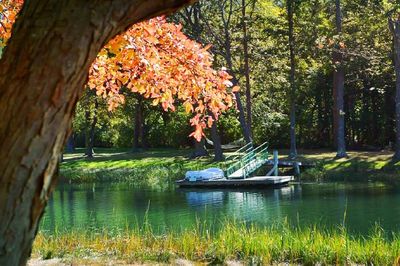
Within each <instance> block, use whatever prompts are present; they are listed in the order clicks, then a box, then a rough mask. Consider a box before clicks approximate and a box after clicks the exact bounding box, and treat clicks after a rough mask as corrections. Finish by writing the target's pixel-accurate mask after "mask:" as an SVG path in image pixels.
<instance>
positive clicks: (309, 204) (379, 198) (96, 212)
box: [41, 183, 400, 234]
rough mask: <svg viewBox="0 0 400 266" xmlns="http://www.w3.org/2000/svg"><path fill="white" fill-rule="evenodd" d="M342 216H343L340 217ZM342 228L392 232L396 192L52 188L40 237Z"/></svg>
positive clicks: (333, 187) (313, 187)
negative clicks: (238, 224)
mask: <svg viewBox="0 0 400 266" xmlns="http://www.w3.org/2000/svg"><path fill="white" fill-rule="evenodd" d="M345 214H346V215H345ZM344 216H346V218H345V224H346V226H347V227H348V228H349V230H350V231H351V232H354V233H361V234H365V233H368V231H369V230H370V229H371V227H372V226H374V224H375V223H379V224H380V226H382V227H383V228H384V229H385V230H388V231H396V232H399V231H400V230H399V229H400V190H399V189H396V188H390V187H386V186H377V185H372V184H364V185H360V184H357V185H345V184H303V185H291V186H288V187H282V188H278V189H257V190H193V189H192V190H187V189H186V190H185V189H175V190H169V191H161V192H160V191H152V190H151V189H148V190H146V189H139V188H135V187H134V186H131V185H129V184H125V183H96V184H90V185H88V184H85V185H71V184H59V185H58V187H57V189H56V190H55V191H54V193H53V195H52V197H51V199H50V200H49V203H48V206H47V208H46V212H45V215H44V218H43V219H42V225H41V229H42V230H49V231H54V230H69V229H71V228H80V229H82V228H83V229H86V230H90V229H96V228H100V229H102V228H110V229H116V228H117V229H123V228H126V227H134V226H137V225H138V224H139V225H142V224H143V222H144V221H145V220H146V221H148V222H149V223H150V224H151V225H152V227H153V228H154V229H155V230H157V231H164V230H181V229H185V228H190V227H192V226H195V225H196V223H198V221H206V222H207V223H208V224H209V225H215V226H216V227H218V224H220V221H221V220H224V219H236V220H237V221H244V222H248V223H255V224H256V225H257V226H268V225H271V224H276V223H280V222H283V221H285V220H286V219H287V220H288V222H289V223H290V224H292V225H300V226H308V225H311V224H318V225H322V226H326V227H336V226H340V225H341V224H343V221H344Z"/></svg>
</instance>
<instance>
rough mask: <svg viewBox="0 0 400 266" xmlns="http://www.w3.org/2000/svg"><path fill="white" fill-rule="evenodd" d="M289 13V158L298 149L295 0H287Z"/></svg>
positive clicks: (295, 154)
mask: <svg viewBox="0 0 400 266" xmlns="http://www.w3.org/2000/svg"><path fill="white" fill-rule="evenodd" d="M286 5H287V13H288V24H289V52H290V75H289V82H290V153H289V158H291V159H294V158H296V157H297V149H296V84H295V73H296V61H295V53H294V45H295V44H294V35H293V13H294V12H293V0H287V1H286Z"/></svg>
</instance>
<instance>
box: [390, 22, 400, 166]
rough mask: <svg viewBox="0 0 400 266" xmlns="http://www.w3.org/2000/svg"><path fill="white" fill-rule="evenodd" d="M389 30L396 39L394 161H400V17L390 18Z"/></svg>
mask: <svg viewBox="0 0 400 266" xmlns="http://www.w3.org/2000/svg"><path fill="white" fill-rule="evenodd" d="M389 28H390V31H391V32H392V35H393V39H394V47H393V49H394V63H395V69H396V98H395V104H396V107H395V113H396V115H395V117H396V139H395V152H394V155H393V161H394V162H398V161H400V17H397V18H396V20H393V19H392V18H389Z"/></svg>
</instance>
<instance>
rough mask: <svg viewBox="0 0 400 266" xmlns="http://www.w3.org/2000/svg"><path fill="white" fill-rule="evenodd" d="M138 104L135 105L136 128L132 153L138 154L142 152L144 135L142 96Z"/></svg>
mask: <svg viewBox="0 0 400 266" xmlns="http://www.w3.org/2000/svg"><path fill="white" fill-rule="evenodd" d="M137 101H138V102H137V103H136V105H135V127H134V130H133V148H132V152H137V151H139V150H140V146H141V145H140V137H141V133H142V130H143V129H142V127H143V123H142V119H143V117H142V113H143V99H142V96H140V95H139V96H138V97H137Z"/></svg>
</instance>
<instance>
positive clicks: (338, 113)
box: [332, 0, 347, 158]
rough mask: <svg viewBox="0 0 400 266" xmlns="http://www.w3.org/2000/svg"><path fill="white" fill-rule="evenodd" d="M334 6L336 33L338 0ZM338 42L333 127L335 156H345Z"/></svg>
mask: <svg viewBox="0 0 400 266" xmlns="http://www.w3.org/2000/svg"><path fill="white" fill-rule="evenodd" d="M335 7H336V16H335V18H336V33H337V34H338V35H340V34H341V33H342V12H341V8H340V0H336V1H335ZM341 49H342V47H341V45H339V44H336V45H335V49H334V51H333V56H332V59H333V65H334V72H333V101H334V104H333V116H334V118H333V123H334V124H333V129H334V134H333V135H334V136H335V137H336V140H335V143H336V148H337V152H336V158H344V157H347V153H346V141H345V125H344V115H345V113H344V110H343V109H344V69H343V53H342V51H341Z"/></svg>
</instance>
